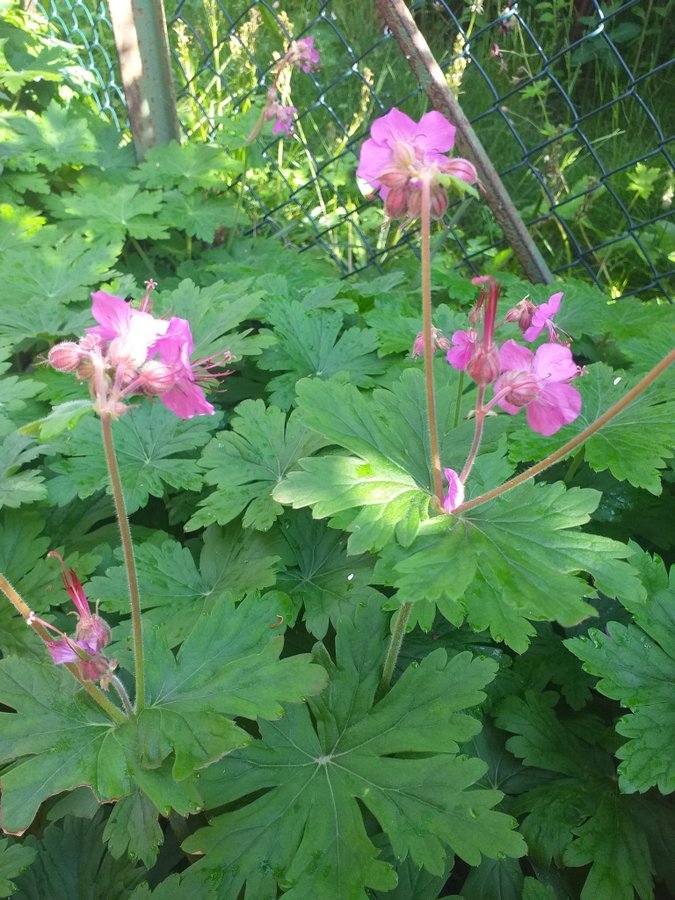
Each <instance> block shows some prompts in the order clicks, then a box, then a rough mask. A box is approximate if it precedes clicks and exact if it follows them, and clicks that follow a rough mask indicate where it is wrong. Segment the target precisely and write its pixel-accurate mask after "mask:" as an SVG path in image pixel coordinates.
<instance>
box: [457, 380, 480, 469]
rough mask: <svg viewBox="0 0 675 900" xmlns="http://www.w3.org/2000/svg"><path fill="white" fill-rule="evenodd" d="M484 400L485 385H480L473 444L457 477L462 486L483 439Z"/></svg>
mask: <svg viewBox="0 0 675 900" xmlns="http://www.w3.org/2000/svg"><path fill="white" fill-rule="evenodd" d="M484 398H485V385H484V384H481V385H479V386H478V399H477V402H476V420H475V421H476V427H475V429H474V432H473V442H472V444H471V449H470V450H469V455H468V456H467V458H466V462H465V463H464V468H463V469H462V474H461V475H460V476H459V480H460V481H461V482H462V484H466V479H467V478H468V477H469V474H470V472H471V469H472V468H473V464H474V462H475V461H476V456H477V455H478V448H479V447H480V442H481V440H482V439H483V424H484V422H485V415H486V410H485V409H483V399H484Z"/></svg>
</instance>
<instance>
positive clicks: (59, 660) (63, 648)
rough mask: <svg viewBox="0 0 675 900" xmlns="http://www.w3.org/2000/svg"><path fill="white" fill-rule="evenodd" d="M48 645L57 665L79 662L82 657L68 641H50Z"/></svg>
mask: <svg viewBox="0 0 675 900" xmlns="http://www.w3.org/2000/svg"><path fill="white" fill-rule="evenodd" d="M46 646H47V650H49V654H50V656H51V658H52V660H53V661H54V662H55V663H56V665H57V666H61V665H63V664H64V663H72V662H77V660H78V659H79V658H80V657H79V656H78V655H77V653H76V652H75V651H74V650H73V648H72V647H71V646H70V644H69V643H68V642H67V641H64V640H61V641H48V642H47V645H46Z"/></svg>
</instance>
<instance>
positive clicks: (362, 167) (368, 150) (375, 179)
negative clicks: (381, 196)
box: [356, 139, 394, 190]
mask: <svg viewBox="0 0 675 900" xmlns="http://www.w3.org/2000/svg"><path fill="white" fill-rule="evenodd" d="M393 160H394V155H393V153H392V151H391V148H390V147H388V146H387V145H386V144H378V143H376V142H375V141H373V140H370V139H369V140H367V141H365V142H364V144H363V145H362V147H361V155H360V157H359V167H358V169H357V170H356V174H357V176H358V177H359V178H363V180H364V181H367V182H368V184H369V185H370V186H371V187H372V188H373V189H374V190H377V189H378V188H379V187H380V186H381V185H380V181H379V176H380V174H381V173H382V172H384V170H385V169H386V168H387V167H388V166H390V165H391V164H392V162H393Z"/></svg>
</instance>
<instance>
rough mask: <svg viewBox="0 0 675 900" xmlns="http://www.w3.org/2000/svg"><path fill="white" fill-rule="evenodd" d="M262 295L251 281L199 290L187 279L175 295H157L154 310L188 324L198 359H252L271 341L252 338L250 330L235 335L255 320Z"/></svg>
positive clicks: (265, 337)
mask: <svg viewBox="0 0 675 900" xmlns="http://www.w3.org/2000/svg"><path fill="white" fill-rule="evenodd" d="M262 297H263V292H262V291H260V290H257V289H253V281H252V279H245V280H243V281H237V282H231V281H216V282H215V284H212V285H210V286H209V287H206V288H199V287H197V285H195V284H194V282H192V281H190V279H185V280H184V281H181V282H180V284H179V285H178V287H177V288H176V289H175V290H174V291H162V292H161V294H158V295H157V301H156V308H157V310H158V311H159V312H163V313H164V314H165V315H169V314H171V315H178V316H181V317H182V318H184V319H188V320H189V322H190V329H191V331H192V337H193V339H194V342H195V350H194V355H195V357H197V358H206V357H210V356H216V357H218V356H222V354H223V351H224V350H229V351H230V353H232V355H233V356H235V357H240V356H255V355H257V354H259V353H261V352H262V349H263V348H264V347H267V346H268V345H269V344H270V343H271V342H272V341H273V338H272V337H271V336H270V335H266V334H251V333H250V332H251V329H250V328H247V329H245V330H243V331H235V329H238V328H239V326H240V325H241V324H242V322H244V321H245V320H247V319H251V318H253V317H254V315H255V313H256V310H257V309H258V307H259V306H260V301H261V299H262Z"/></svg>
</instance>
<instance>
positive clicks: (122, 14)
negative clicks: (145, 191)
mask: <svg viewBox="0 0 675 900" xmlns="http://www.w3.org/2000/svg"><path fill="white" fill-rule="evenodd" d="M108 11H109V13H110V21H111V23H112V27H113V34H114V36H115V46H116V47H117V56H118V59H119V63H120V74H121V76H122V85H123V87H124V95H125V97H126V100H127V107H128V110H129V124H130V125H131V133H132V134H133V138H134V147H135V149H136V157H137V159H138V161H139V162H140V161H141V160H142V159H143V157H144V156H145V154H146V152H147V151H148V150H149V149H150V147H154V146H155V145H156V144H167V143H168V142H169V141H171V140H175V141H180V125H179V122H178V115H177V113H176V96H175V93H174V89H173V81H172V80H171V59H170V56H169V41H168V37H167V32H166V18H165V16H164V5H163V3H162V0H108Z"/></svg>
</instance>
